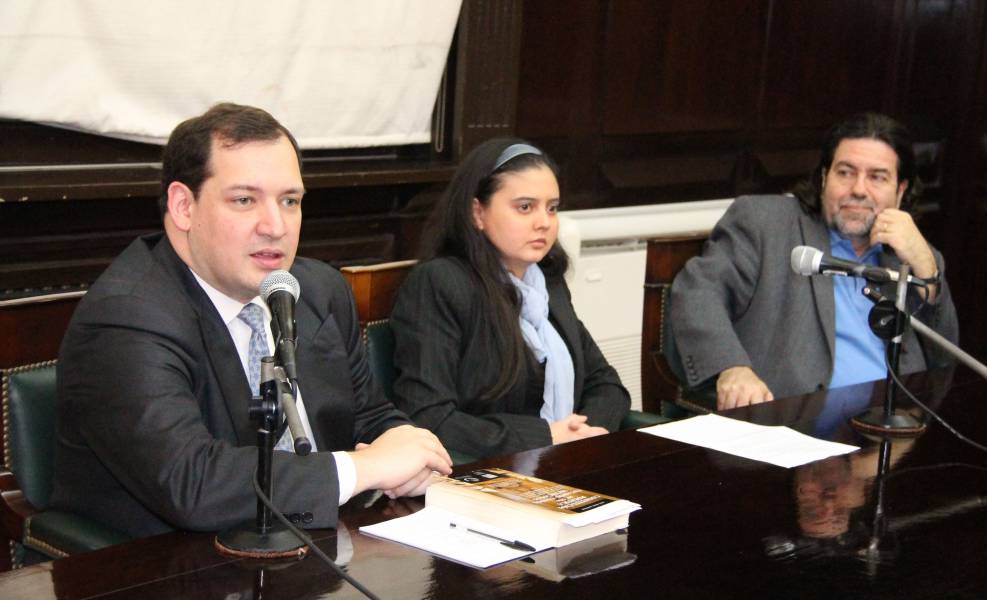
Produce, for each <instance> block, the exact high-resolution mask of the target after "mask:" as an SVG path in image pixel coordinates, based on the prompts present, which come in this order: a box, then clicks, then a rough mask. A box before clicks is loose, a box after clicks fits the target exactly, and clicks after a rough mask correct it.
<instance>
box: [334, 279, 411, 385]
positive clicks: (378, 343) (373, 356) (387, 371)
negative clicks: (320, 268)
mask: <svg viewBox="0 0 987 600" xmlns="http://www.w3.org/2000/svg"><path fill="white" fill-rule="evenodd" d="M415 262H416V261H413V260H402V261H398V262H389V263H382V264H378V265H369V266H361V267H343V269H342V272H343V276H344V277H346V280H347V281H348V282H349V284H350V287H351V288H353V297H354V298H355V299H356V312H357V315H358V316H359V318H360V326H361V328H362V329H363V339H364V341H365V342H366V344H367V361H368V362H369V363H370V370H371V372H372V373H373V374H374V377H375V378H376V379H377V381H378V382H380V385H381V387H382V388H383V390H384V393H385V394H386V395H387V397H388V398H389V399H390V398H393V397H394V379H395V377H396V372H395V369H394V332H393V331H391V326H390V324H389V323H388V318H389V317H390V314H391V309H392V308H393V307H394V299H395V296H396V295H397V291H398V288H399V287H401V282H403V281H404V278H405V277H407V276H408V273H409V272H410V271H411V269H412V267H414V266H415Z"/></svg>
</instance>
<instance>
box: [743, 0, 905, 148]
mask: <svg viewBox="0 0 987 600" xmlns="http://www.w3.org/2000/svg"><path fill="white" fill-rule="evenodd" d="M897 10H898V8H897V4H896V3H895V2H889V1H887V0H829V1H827V2H818V1H817V0H784V1H781V0H773V1H772V2H771V17H770V23H771V24H770V30H769V32H768V52H767V58H766V65H765V84H764V100H763V104H762V106H763V109H762V110H763V115H762V116H763V123H764V127H766V128H788V127H792V128H805V127H817V128H820V129H824V128H826V127H828V126H830V125H832V124H833V123H834V122H836V121H837V120H838V119H840V118H842V117H845V116H847V115H849V114H852V113H855V112H860V111H863V110H881V109H882V108H883V102H884V90H885V89H886V88H887V86H888V85H889V83H890V82H891V81H893V79H892V77H891V74H892V73H893V72H894V66H895V62H896V58H895V53H894V52H893V49H894V48H895V47H896V46H895V44H896V40H897V34H898V31H896V28H895V27H896V23H897V21H896V15H897V14H898V13H897Z"/></svg>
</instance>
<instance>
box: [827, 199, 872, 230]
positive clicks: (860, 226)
mask: <svg viewBox="0 0 987 600" xmlns="http://www.w3.org/2000/svg"><path fill="white" fill-rule="evenodd" d="M846 204H848V205H853V206H863V207H867V208H870V209H871V212H870V213H867V214H865V215H864V216H863V218H853V217H849V218H848V217H846V216H844V214H843V212H841V211H839V210H838V211H836V214H834V215H833V223H832V224H831V225H830V227H831V228H832V229H834V230H836V232H837V233H839V234H840V236H841V237H844V238H870V231H871V229H872V228H873V227H874V220H875V219H877V214H876V213H875V212H874V211H875V210H876V208H877V207H876V206H875V204H874V202H872V201H870V200H864V201H862V202H852V203H850V202H848V203H846Z"/></svg>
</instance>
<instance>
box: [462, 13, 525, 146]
mask: <svg viewBox="0 0 987 600" xmlns="http://www.w3.org/2000/svg"><path fill="white" fill-rule="evenodd" d="M456 35H457V44H456V86H455V102H454V107H453V148H452V150H453V158H454V159H455V160H458V159H460V158H461V157H463V156H464V155H465V154H466V153H468V152H469V151H470V150H472V149H473V148H474V147H476V146H477V145H478V144H480V143H481V142H483V141H484V140H487V139H490V138H492V137H497V136H503V135H513V133H514V126H515V118H516V112H517V81H518V79H517V73H518V60H519V56H520V51H521V0H463V5H462V9H460V15H459V25H458V28H457V30H456Z"/></svg>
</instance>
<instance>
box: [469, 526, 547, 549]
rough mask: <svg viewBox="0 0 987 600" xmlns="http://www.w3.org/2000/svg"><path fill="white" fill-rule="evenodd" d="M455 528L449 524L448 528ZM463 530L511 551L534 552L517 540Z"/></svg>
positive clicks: (531, 547) (532, 547)
mask: <svg viewBox="0 0 987 600" xmlns="http://www.w3.org/2000/svg"><path fill="white" fill-rule="evenodd" d="M456 526H457V525H456V524H455V523H449V527H456ZM465 529H466V531H468V532H470V533H475V534H476V535H482V536H483V537H487V538H490V539H492V540H497V541H498V542H500V543H501V544H502V545H504V546H507V547H508V548H511V549H513V550H524V551H525V552H534V551H535V548H534V546H530V545H528V544H525V543H524V542H520V541H518V540H514V541H511V540H505V539H504V538H500V537H497V536H495V535H491V534H489V533H483V532H482V531H477V530H475V529H470V528H469V527H466V528H465Z"/></svg>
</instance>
